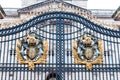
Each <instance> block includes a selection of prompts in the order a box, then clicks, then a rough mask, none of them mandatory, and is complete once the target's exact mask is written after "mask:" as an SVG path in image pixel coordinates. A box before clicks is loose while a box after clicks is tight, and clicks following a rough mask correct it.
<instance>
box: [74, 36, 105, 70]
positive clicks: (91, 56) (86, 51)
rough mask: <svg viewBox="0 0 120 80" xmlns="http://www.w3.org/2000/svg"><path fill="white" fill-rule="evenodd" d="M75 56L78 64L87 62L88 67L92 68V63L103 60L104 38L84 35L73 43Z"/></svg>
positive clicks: (98, 62)
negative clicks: (99, 38)
mask: <svg viewBox="0 0 120 80" xmlns="http://www.w3.org/2000/svg"><path fill="white" fill-rule="evenodd" d="M73 46H74V48H73V56H74V58H75V60H76V63H78V64H86V69H89V70H91V69H92V64H101V63H102V61H103V43H102V40H98V39H94V38H93V37H91V36H87V35H84V37H83V38H81V39H79V40H78V41H74V43H73Z"/></svg>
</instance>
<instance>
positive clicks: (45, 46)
mask: <svg viewBox="0 0 120 80" xmlns="http://www.w3.org/2000/svg"><path fill="white" fill-rule="evenodd" d="M28 37H29V39H28V41H27V42H28V48H29V49H28V50H26V53H27V55H28V56H29V58H28V57H27V59H24V58H23V56H22V55H21V49H22V45H23V44H22V40H17V45H16V55H17V59H18V63H20V64H28V68H29V69H32V70H33V69H34V67H35V64H40V63H46V58H47V52H48V42H47V40H43V55H41V56H40V58H39V59H37V60H34V57H35V55H32V54H35V53H38V49H36V48H34V47H36V46H32V47H31V45H29V43H31V42H32V44H36V39H35V36H29V35H28V36H27V38H28ZM30 49H32V50H31V51H30ZM32 52H33V53H32Z"/></svg>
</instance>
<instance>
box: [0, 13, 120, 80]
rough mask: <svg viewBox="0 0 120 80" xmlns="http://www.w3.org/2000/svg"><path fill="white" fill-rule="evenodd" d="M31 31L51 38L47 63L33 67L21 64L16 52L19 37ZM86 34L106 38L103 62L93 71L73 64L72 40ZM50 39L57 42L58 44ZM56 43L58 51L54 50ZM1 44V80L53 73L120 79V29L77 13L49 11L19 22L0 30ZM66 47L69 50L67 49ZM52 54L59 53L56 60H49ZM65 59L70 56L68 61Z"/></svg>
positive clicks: (77, 79)
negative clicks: (18, 61)
mask: <svg viewBox="0 0 120 80" xmlns="http://www.w3.org/2000/svg"><path fill="white" fill-rule="evenodd" d="M48 26H49V27H48ZM55 26H56V27H55ZM65 26H67V27H66V28H65ZM47 27H48V28H47ZM52 27H53V28H52ZM68 27H70V29H69V28H68ZM50 28H51V29H52V30H53V32H52V31H50ZM54 29H55V30H54ZM31 30H37V34H38V35H39V36H40V37H42V38H44V39H47V40H49V50H50V51H49V52H48V55H49V58H48V59H47V63H46V64H39V65H36V66H35V69H34V70H29V69H28V67H27V66H26V65H20V64H18V63H17V60H16V51H15V47H16V40H17V39H21V38H23V37H24V36H26V35H27V33H28V32H29V31H31ZM40 33H42V34H40ZM94 33H95V34H94ZM84 34H91V35H92V36H94V37H96V38H98V39H101V40H103V41H104V59H103V64H99V65H93V69H92V70H86V68H85V65H81V64H76V63H73V62H74V61H75V60H74V58H72V57H73V55H72V47H73V45H72V42H73V41H74V40H77V39H79V38H80V37H82V36H83V35H84ZM52 35H53V36H52ZM51 41H55V44H54V42H51ZM69 44H70V45H69ZM53 45H55V48H53V49H56V50H55V51H56V52H52V50H51V47H52V46H53ZM0 46H1V48H0V80H16V79H17V78H19V80H33V79H34V80H43V79H45V78H46V76H47V75H48V74H49V73H51V72H52V73H56V74H57V75H59V76H60V78H61V79H62V80H70V79H71V80H84V79H85V80H107V79H109V80H119V75H120V63H119V62H120V60H119V59H120V56H119V52H120V51H119V49H120V30H111V29H107V28H104V27H103V26H101V25H98V24H95V23H93V22H91V21H90V20H88V19H86V18H84V17H82V16H80V15H77V14H75V13H70V12H62V11H58V12H48V13H44V14H42V15H38V16H36V17H34V18H33V19H30V20H29V21H26V22H24V23H22V24H20V25H16V26H14V27H11V28H6V29H0ZM66 46H67V47H66ZM69 46H70V47H69ZM108 46H109V47H108ZM65 48H67V49H68V48H69V49H70V50H68V51H67V50H65ZM109 48H110V49H111V52H110V51H109V50H110V49H109ZM113 48H114V49H113ZM112 49H113V51H112ZM51 55H53V56H54V55H55V56H56V58H55V59H56V60H55V59H54V60H53V59H52V61H53V63H52V62H51V63H49V62H50V60H51V58H54V57H50V56H51ZM66 56H67V57H66ZM68 57H69V58H68ZM66 59H67V60H68V59H69V61H68V63H67V62H66V61H67V60H66ZM36 74H37V75H36ZM31 75H32V76H31ZM111 75H112V76H111ZM67 76H68V77H67ZM21 77H22V78H21ZM56 77H57V76H56ZM61 79H60V80H61Z"/></svg>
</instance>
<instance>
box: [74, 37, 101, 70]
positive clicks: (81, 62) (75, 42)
mask: <svg viewBox="0 0 120 80" xmlns="http://www.w3.org/2000/svg"><path fill="white" fill-rule="evenodd" d="M86 39H88V37H84V39H81V40H84V41H85V42H86V43H89V42H91V39H90V37H89V39H88V41H87V40H86ZM97 46H98V48H99V51H100V54H99V56H98V57H97V58H96V59H95V60H93V61H89V60H82V59H81V58H80V57H79V56H78V52H77V49H78V45H77V41H74V42H73V47H74V48H73V56H74V58H75V63H77V64H85V65H86V69H88V70H91V69H92V65H93V64H101V63H102V62H103V42H102V40H98V45H97Z"/></svg>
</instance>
